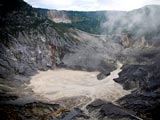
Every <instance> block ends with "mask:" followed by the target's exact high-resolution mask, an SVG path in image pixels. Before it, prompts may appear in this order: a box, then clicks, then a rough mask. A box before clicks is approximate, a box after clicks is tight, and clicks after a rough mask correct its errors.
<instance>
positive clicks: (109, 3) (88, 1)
mask: <svg viewBox="0 0 160 120" xmlns="http://www.w3.org/2000/svg"><path fill="white" fill-rule="evenodd" d="M24 1H26V2H27V3H29V4H30V5H32V6H33V7H39V8H48V9H57V10H77V11H96V10H123V11H129V10H133V9H137V8H140V7H143V6H145V5H150V4H158V5H160V0H24Z"/></svg>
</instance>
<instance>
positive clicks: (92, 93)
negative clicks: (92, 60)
mask: <svg viewBox="0 0 160 120" xmlns="http://www.w3.org/2000/svg"><path fill="white" fill-rule="evenodd" d="M121 66H122V65H121V64H118V68H117V69H116V70H115V71H113V72H111V75H109V76H108V77H106V78H105V79H103V80H97V74H99V72H85V71H74V70H66V69H57V70H49V71H45V72H39V74H37V75H35V76H33V77H32V79H31V81H30V84H29V85H28V86H29V87H30V88H31V89H32V90H33V92H34V93H35V94H36V95H38V96H41V98H44V99H45V100H47V101H49V102H51V101H52V102H53V101H60V100H62V101H63V103H64V102H65V101H67V99H68V98H75V99H76V98H77V99H78V100H79V101H78V102H82V101H83V102H82V103H83V105H87V104H88V103H89V102H91V101H93V100H95V99H103V100H107V101H112V102H114V101H115V100H117V99H119V98H120V97H122V96H124V95H126V94H129V91H126V90H123V88H122V86H121V85H120V84H118V83H116V82H114V81H113V79H114V78H117V77H118V73H119V72H120V71H121V69H120V67H121ZM65 98H66V100H65V101H64V99H65ZM72 100H73V99H72ZM72 100H71V101H70V103H71V102H74V100H73V101H72ZM70 103H68V104H70ZM75 104H77V103H75Z"/></svg>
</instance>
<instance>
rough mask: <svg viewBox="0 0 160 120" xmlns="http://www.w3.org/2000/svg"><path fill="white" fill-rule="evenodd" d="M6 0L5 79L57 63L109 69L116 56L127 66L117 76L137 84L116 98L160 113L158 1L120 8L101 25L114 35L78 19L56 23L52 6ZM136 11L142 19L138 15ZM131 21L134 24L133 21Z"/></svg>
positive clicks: (144, 113) (2, 34)
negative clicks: (50, 13)
mask: <svg viewBox="0 0 160 120" xmlns="http://www.w3.org/2000/svg"><path fill="white" fill-rule="evenodd" d="M7 2H8V3H9V2H10V1H8V0H6V1H1V6H0V23H1V24H0V77H1V81H7V80H9V81H11V83H12V81H14V80H16V81H17V82H16V83H18V82H20V81H22V82H23V79H24V78H23V77H24V76H25V77H29V76H31V75H33V74H35V73H36V71H37V70H47V69H54V68H55V67H65V68H70V69H80V70H87V71H95V70H99V71H101V72H102V73H105V74H107V73H109V72H110V71H113V70H114V69H115V68H116V61H117V60H118V61H120V62H122V63H123V64H124V66H123V67H122V72H121V73H120V77H119V78H118V79H116V80H115V81H116V82H118V83H120V84H122V85H123V87H124V89H134V90H132V93H131V94H130V95H128V96H125V97H124V98H122V99H120V100H119V101H117V103H118V104H119V105H121V106H122V107H124V108H125V109H129V110H133V111H134V112H136V113H137V115H139V116H140V117H142V118H144V119H146V118H151V119H156V117H159V115H158V113H159V111H160V107H159V106H160V102H159V101H160V98H159V95H160V91H159V88H160V80H159V79H160V74H159V73H160V63H159V58H160V52H159V51H160V48H159V47H160V44H159V43H160V37H159V33H160V30H159V29H158V28H159V24H160V23H159V21H158V20H159V17H158V15H157V13H158V12H159V11H160V9H159V6H147V7H144V8H141V9H138V10H134V11H130V12H127V13H126V12H124V13H123V12H118V13H117V14H120V15H116V16H118V17H117V18H116V17H114V19H110V21H108V23H107V21H106V22H105V19H102V20H103V23H104V25H106V26H104V28H103V29H105V27H107V26H108V25H110V26H109V27H107V29H105V30H104V31H106V32H107V31H108V33H111V35H94V34H90V33H86V32H83V31H80V30H77V29H75V28H76V25H75V26H73V25H69V27H68V25H67V24H71V23H67V24H65V25H64V24H59V23H54V22H53V21H52V20H51V19H50V17H49V18H48V16H46V11H48V10H43V9H35V8H32V7H31V6H29V5H28V4H27V3H25V2H23V1H21V0H15V1H12V4H8V3H7ZM151 11H154V14H151V13H152V12H151ZM73 13H74V12H73ZM111 13H112V14H111ZM111 13H110V16H114V15H115V13H116V12H111ZM79 14H81V13H79ZM83 14H85V13H83ZM83 14H82V15H83ZM88 14H89V13H87V15H88ZM124 14H125V15H124ZM126 14H127V15H126ZM87 15H85V17H86V16H87ZM96 15H97V14H96ZM103 15H104V11H103ZM136 15H138V16H140V17H139V18H140V19H138V20H135V19H134V18H135V17H136ZM152 15H153V16H154V19H153V21H152V19H151V18H153V17H151V16H152ZM91 18H92V17H91ZM108 18H109V17H108ZM125 18H127V19H125ZM129 18H130V19H132V20H129ZM124 19H125V21H124ZM71 21H72V20H71ZM128 21H131V23H133V24H131V26H130V24H129V22H128ZM142 21H145V22H142ZM85 22H86V21H85ZM85 22H84V23H85ZM88 22H89V21H88ZM99 22H101V21H99ZM110 22H113V23H114V24H109V23H110ZM84 23H83V24H84ZM118 23H119V24H118ZM78 24H80V23H78ZM91 26H92V27H94V26H93V24H92V25H91ZM124 26H127V28H124ZM70 27H74V28H70ZM77 28H78V27H77ZM89 28H90V27H89ZM109 28H110V29H109ZM111 28H112V29H111ZM150 28H152V29H150ZM108 29H109V30H108ZM86 31H87V30H86ZM93 33H94V32H93ZM139 33H140V34H139ZM105 106H107V105H105ZM107 111H108V110H107ZM103 115H106V116H107V115H108V114H107V113H106V114H103ZM155 116H156V117H155ZM113 119H114V117H113Z"/></svg>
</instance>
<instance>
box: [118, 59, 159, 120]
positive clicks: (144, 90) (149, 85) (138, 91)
mask: <svg viewBox="0 0 160 120" xmlns="http://www.w3.org/2000/svg"><path fill="white" fill-rule="evenodd" d="M159 73H160V67H159V63H158V62H157V63H156V64H152V65H127V66H125V67H124V69H123V70H122V72H121V73H120V77H119V78H118V79H116V80H115V81H116V82H118V83H120V84H122V85H123V87H124V89H132V88H134V89H135V90H134V91H132V92H131V94H129V95H127V96H125V97H123V98H121V99H120V100H118V101H117V102H118V103H119V104H120V105H121V106H123V107H125V108H127V109H131V110H133V111H135V112H136V113H137V115H138V116H141V117H142V118H144V119H156V118H157V117H159V112H160V91H159V89H160V74H159Z"/></svg>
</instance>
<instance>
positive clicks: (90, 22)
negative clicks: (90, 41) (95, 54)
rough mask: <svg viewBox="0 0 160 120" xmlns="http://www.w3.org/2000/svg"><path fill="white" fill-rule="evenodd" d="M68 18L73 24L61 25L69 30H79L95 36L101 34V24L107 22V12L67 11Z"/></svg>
mask: <svg viewBox="0 0 160 120" xmlns="http://www.w3.org/2000/svg"><path fill="white" fill-rule="evenodd" d="M66 14H67V16H69V18H70V19H71V21H72V23H69V24H65V23H61V25H63V26H65V27H68V28H77V29H80V30H82V31H86V32H89V33H93V34H100V33H101V32H100V31H101V23H102V22H104V21H105V20H106V18H105V12H104V11H99V12H75V11H67V12H66Z"/></svg>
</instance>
